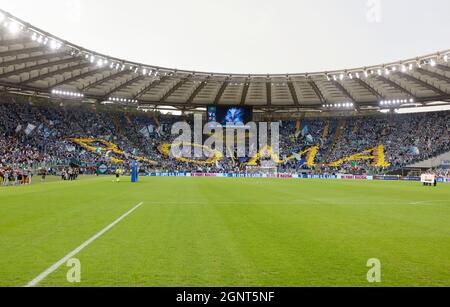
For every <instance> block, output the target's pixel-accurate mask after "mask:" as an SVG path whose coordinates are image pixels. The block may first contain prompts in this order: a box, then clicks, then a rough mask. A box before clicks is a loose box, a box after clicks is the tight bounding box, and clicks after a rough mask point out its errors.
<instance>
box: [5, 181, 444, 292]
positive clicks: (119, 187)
mask: <svg viewBox="0 0 450 307" xmlns="http://www.w3.org/2000/svg"><path fill="white" fill-rule="evenodd" d="M140 202H144V205H143V206H141V207H140V208H138V209H137V210H136V211H135V212H133V213H132V214H131V215H129V216H128V217H126V218H125V219H124V220H122V221H121V222H120V223H119V224H117V225H116V226H115V227H114V228H112V229H111V230H110V231H108V232H107V233H105V234H104V235H103V236H101V237H100V238H99V239H97V240H96V241H94V242H93V243H92V244H90V245H89V246H88V247H86V248H85V249H84V250H83V251H81V252H80V253H79V254H78V255H77V256H76V258H78V259H80V261H81V266H82V268H81V283H80V284H78V286H371V285H372V284H369V283H368V282H367V280H366V274H367V271H368V269H369V268H367V267H366V263H367V260H368V259H369V258H378V259H380V260H381V262H382V283H381V284H379V285H381V286H450V185H440V186H438V188H425V187H422V186H421V185H420V184H419V183H410V182H365V181H321V180H309V181H308V180H283V179H280V180H276V179H274V180H271V179H228V178H223V179H222V178H141V181H140V182H139V183H138V184H134V185H133V184H131V183H129V179H128V178H123V180H122V182H121V183H120V184H113V183H112V178H110V177H99V178H95V177H86V178H82V179H81V180H79V181H77V182H60V181H57V180H53V181H51V182H47V183H45V184H41V183H39V182H37V181H36V184H35V185H33V186H24V187H8V188H3V187H1V188H0V286H23V285H25V284H27V283H28V282H29V281H31V280H32V279H33V278H35V277H36V276H37V275H39V274H40V273H42V272H43V271H44V270H46V269H47V268H48V267H50V266H51V265H52V264H54V263H55V262H57V261H58V260H59V259H61V258H62V257H64V256H65V255H66V254H67V253H69V252H70V251H72V250H73V249H75V248H76V247H78V246H79V245H80V244H81V243H83V242H84V241H86V240H87V239H89V238H90V237H92V236H93V235H94V234H96V233H97V232H99V231H100V230H102V229H103V228H104V227H106V226H107V225H109V224H110V223H111V222H113V221H114V220H115V219H117V218H118V217H119V216H121V215H122V214H124V213H125V212H127V211H128V210H129V209H131V208H132V207H134V206H135V205H137V204H138V203H140ZM412 203H415V204H412ZM67 270H68V268H67V267H66V266H65V265H64V266H61V267H60V268H59V269H58V270H56V271H55V272H53V273H52V274H50V275H49V276H48V277H47V278H46V279H44V280H43V281H42V282H41V283H40V284H39V286H73V284H70V283H68V282H67V281H66V273H67Z"/></svg>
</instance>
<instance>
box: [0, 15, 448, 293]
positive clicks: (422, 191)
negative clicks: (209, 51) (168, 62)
mask: <svg viewBox="0 0 450 307" xmlns="http://www.w3.org/2000/svg"><path fill="white" fill-rule="evenodd" d="M0 39H1V40H0V118H1V120H0V216H1V219H0V286H2V287H22V286H25V287H58V286H62V287H91V286H93V287H121V286H122V287H305V286H306V287H320V286H351V287H372V286H382V287H391V286H394V287H400V286H418V287H424V286H425V287H428V286H439V287H448V286H450V262H449V259H450V240H449V234H450V223H449V221H450V63H449V56H450V50H441V51H437V52H435V53H431V54H424V55H417V56H416V57H413V58H404V59H402V60H399V61H395V62H390V63H383V64H379V65H369V66H363V67H354V68H347V69H343V70H331V71H319V72H308V73H288V74H241V73H236V74H233V73H228V72H224V73H220V72H219V73H218V72H207V71H205V72H202V71H193V70H183V69H175V68H170V67H161V66H155V65H150V64H148V63H140V62H134V61H130V60H127V59H125V58H118V57H114V56H110V55H107V54H104V53H101V52H96V51H95V50H91V49H88V47H89V46H78V45H77V44H75V43H72V42H70V41H67V40H65V39H64V38H63V37H58V36H56V35H53V34H52V33H49V32H46V31H45V29H40V28H38V27H36V26H34V25H32V24H30V23H28V22H27V21H26V20H22V19H21V18H19V17H17V16H15V15H13V14H11V13H9V12H7V11H4V10H0ZM181 131H182V132H183V133H181ZM181 134H183V136H184V137H181Z"/></svg>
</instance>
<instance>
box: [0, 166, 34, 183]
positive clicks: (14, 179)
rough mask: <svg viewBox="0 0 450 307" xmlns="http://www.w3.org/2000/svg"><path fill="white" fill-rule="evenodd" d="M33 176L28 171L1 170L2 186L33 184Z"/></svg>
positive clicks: (9, 168)
mask: <svg viewBox="0 0 450 307" xmlns="http://www.w3.org/2000/svg"><path fill="white" fill-rule="evenodd" d="M32 177H33V174H32V172H31V171H30V170H28V169H18V168H11V167H5V168H0V184H1V185H3V186H9V185H13V186H14V185H20V184H31V179H32Z"/></svg>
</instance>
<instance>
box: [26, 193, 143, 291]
mask: <svg viewBox="0 0 450 307" xmlns="http://www.w3.org/2000/svg"><path fill="white" fill-rule="evenodd" d="M142 205H143V202H141V203H139V204H138V205H137V206H135V207H134V208H132V209H130V210H129V211H128V212H126V213H125V214H124V215H122V216H121V217H119V218H118V219H117V220H115V221H114V222H112V223H111V224H109V225H108V226H106V227H105V228H104V229H103V230H101V231H100V232H99V233H97V234H96V235H94V236H93V237H92V238H90V239H89V240H87V241H86V242H84V243H83V244H81V245H80V246H78V247H77V248H76V249H74V250H73V251H71V252H70V253H68V254H67V255H66V256H65V257H64V258H62V259H61V260H59V261H58V262H56V263H55V264H53V265H52V266H51V267H49V268H48V269H47V270H45V271H44V272H42V273H41V274H40V275H39V276H37V277H36V278H35V279H33V280H32V281H30V282H29V283H28V284H27V285H26V286H25V287H35V286H36V285H37V284H39V283H40V282H41V281H42V280H44V279H45V278H46V277H47V276H48V275H50V274H51V273H53V272H54V271H56V270H57V269H58V268H59V267H60V266H61V265H63V264H64V263H66V262H67V261H68V260H69V259H71V258H72V257H73V256H75V255H76V254H78V253H79V252H81V251H82V250H83V249H84V248H85V247H86V246H88V245H89V244H91V243H92V242H94V241H95V240H97V239H98V238H99V237H100V236H102V235H103V234H104V233H105V232H107V231H108V230H110V229H111V228H113V227H114V226H115V225H116V224H117V223H119V222H120V221H121V220H123V219H124V218H126V217H127V216H128V215H130V214H131V213H133V211H135V210H136V209H137V208H139V207H140V206H142Z"/></svg>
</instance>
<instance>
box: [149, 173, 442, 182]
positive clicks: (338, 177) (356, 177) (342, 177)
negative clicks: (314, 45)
mask: <svg viewBox="0 0 450 307" xmlns="http://www.w3.org/2000/svg"><path fill="white" fill-rule="evenodd" d="M146 176H148V177H216V178H284V179H330V180H381V181H420V180H421V179H420V177H408V176H365V175H345V174H337V175H306V174H277V175H269V174H245V173H147V174H146ZM438 182H441V183H450V178H438Z"/></svg>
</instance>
